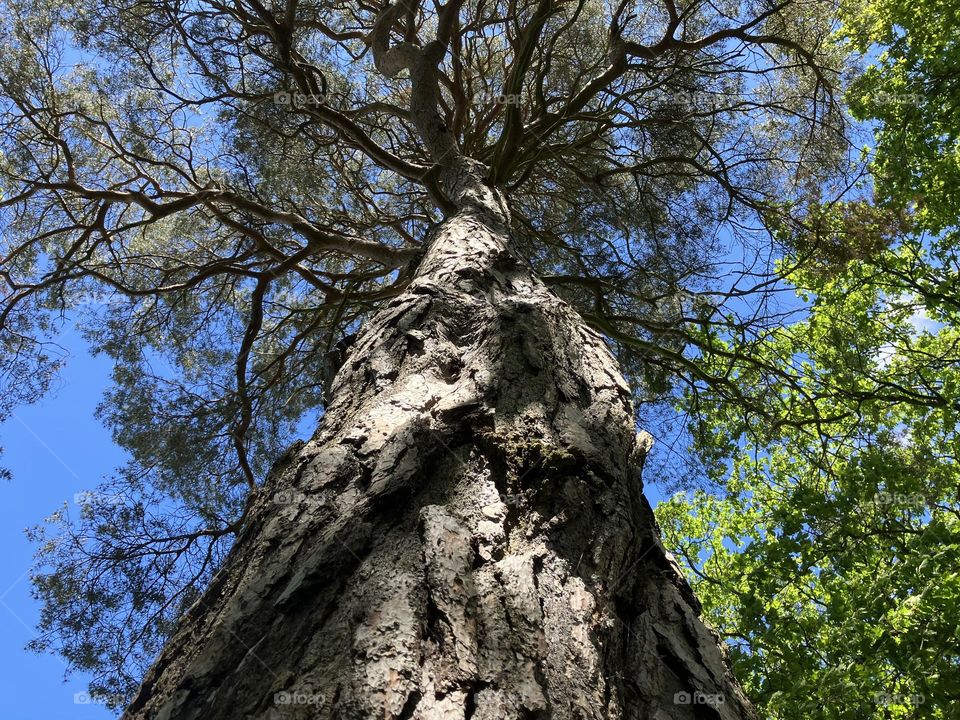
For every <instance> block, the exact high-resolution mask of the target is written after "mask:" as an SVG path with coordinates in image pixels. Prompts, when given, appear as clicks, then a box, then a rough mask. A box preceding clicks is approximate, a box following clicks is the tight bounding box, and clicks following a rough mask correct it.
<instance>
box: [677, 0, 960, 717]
mask: <svg viewBox="0 0 960 720" xmlns="http://www.w3.org/2000/svg"><path fill="white" fill-rule="evenodd" d="M841 16H842V19H843V28H842V35H843V36H844V37H845V38H846V40H847V42H848V43H849V44H850V45H851V46H852V47H853V48H854V49H855V50H857V51H859V52H861V53H866V54H868V57H869V58H870V59H869V60H868V63H869V64H868V67H867V68H866V69H865V70H864V71H863V72H862V73H861V74H859V75H858V76H857V77H856V79H855V80H854V81H853V82H852V83H851V86H850V88H849V91H848V98H849V102H850V106H851V109H852V110H853V111H854V113H855V114H856V115H857V116H858V117H859V118H861V119H863V120H868V121H871V122H872V123H874V131H873V134H874V143H873V147H868V148H867V150H868V154H867V158H868V160H869V164H870V169H871V171H872V172H871V180H872V182H871V185H872V189H873V191H874V197H873V198H872V201H869V202H867V201H857V202H844V203H839V204H833V203H825V204H822V205H817V206H814V208H813V210H812V211H811V212H810V215H809V218H810V222H808V223H807V224H806V227H805V228H803V229H802V230H801V231H800V232H799V233H797V232H795V231H794V230H792V229H791V230H788V231H787V235H788V237H786V238H785V240H786V243H785V244H786V245H787V246H788V247H792V248H793V252H792V256H793V258H794V259H793V261H792V262H788V263H787V266H789V267H792V268H795V269H794V270H793V271H792V272H791V273H790V275H789V276H788V279H789V280H790V282H791V283H792V284H793V285H794V287H795V288H796V290H797V293H798V295H800V296H801V297H802V300H803V301H804V304H805V307H806V309H807V312H806V315H805V317H803V318H802V319H800V320H799V321H797V322H794V323H791V324H790V325H788V326H786V327H784V328H781V329H779V330H778V331H777V332H775V333H771V334H770V336H769V337H768V338H767V339H766V342H764V343H762V344H761V345H759V346H756V347H755V348H754V355H755V356H766V357H768V358H770V362H772V363H777V364H779V365H781V366H783V367H795V368H796V374H797V376H798V377H804V378H805V379H804V380H803V381H802V384H801V385H802V387H803V393H802V396H803V397H802V398H800V397H798V395H797V394H796V393H791V396H792V399H791V401H790V402H788V403H785V404H784V406H782V407H784V408H788V409H785V410H784V412H782V413H781V418H782V419H787V418H789V417H791V415H792V412H791V410H793V411H795V410H796V408H798V407H799V408H800V411H801V412H808V411H806V410H804V409H803V408H806V407H808V406H809V402H808V399H809V398H815V399H816V401H817V403H818V404H820V406H821V409H820V412H819V414H820V416H821V417H823V418H825V419H826V421H825V422H824V424H823V425H821V426H820V427H819V428H818V431H817V432H815V433H813V432H809V431H808V430H805V429H802V428H794V427H791V426H789V425H787V424H783V423H780V427H782V428H784V431H782V432H779V433H776V434H774V435H771V434H769V433H766V432H765V430H764V429H763V428H761V427H760V426H759V424H758V423H755V422H753V423H751V422H749V421H747V420H746V419H745V418H743V417H740V416H738V415H737V413H736V412H728V411H726V410H724V409H722V408H719V407H716V406H715V405H714V404H713V401H711V400H710V399H709V398H698V397H693V396H690V397H688V403H687V408H688V410H690V411H693V410H694V409H695V407H694V406H695V405H699V406H700V407H701V408H702V409H703V412H702V413H700V414H699V415H698V417H700V418H704V419H705V422H703V423H702V424H701V425H699V426H698V427H697V428H696V430H697V431H698V439H699V441H700V443H701V444H700V451H701V452H702V454H703V456H704V457H705V459H706V460H707V462H708V463H713V479H714V485H713V487H712V488H704V489H701V490H699V491H695V492H687V493H678V494H677V495H676V496H675V497H674V498H673V499H672V500H671V501H670V502H668V503H666V504H663V505H661V506H660V507H659V508H658V518H659V520H660V522H661V523H662V524H663V528H664V536H665V543H666V545H667V546H668V547H670V548H671V549H673V550H674V551H675V552H677V554H678V556H679V557H680V562H681V565H683V566H684V567H685V569H686V570H687V571H688V572H690V573H692V577H693V578H694V582H693V586H694V589H695V592H696V593H697V595H698V597H700V598H701V600H702V601H703V603H704V607H705V613H706V616H707V617H708V618H709V619H710V621H711V622H712V623H713V624H714V625H715V626H716V627H717V628H718V630H719V631H720V632H721V635H723V636H724V637H726V638H727V639H728V640H729V641H731V642H732V643H733V644H734V647H733V653H732V657H733V665H734V668H735V672H737V674H738V677H740V678H741V679H743V681H744V683H745V686H746V689H747V691H748V694H749V695H750V696H751V698H752V699H754V700H755V702H756V703H757V705H758V708H759V709H760V710H761V712H763V713H764V714H765V715H767V716H769V717H774V718H871V719H872V718H878V719H879V718H890V717H898V718H899V717H904V718H907V717H909V718H952V717H956V712H957V707H956V700H955V699H956V697H957V696H958V693H960V661H958V658H957V654H956V647H957V644H958V636H957V627H958V625H960V621H958V618H957V616H956V607H957V603H958V597H960V575H958V574H957V570H956V568H957V563H958V558H960V525H958V522H957V520H958V518H960V502H958V500H960V498H958V495H957V487H958V486H960V478H958V477H957V472H956V467H955V465H956V457H957V411H958V409H960V401H958V398H957V393H956V388H957V377H956V368H957V363H958V360H957V351H956V348H957V342H958V337H957V325H958V317H957V310H958V308H960V295H958V292H957V287H958V277H957V273H958V267H960V265H958V257H957V218H958V217H960V203H958V197H960V196H958V194H957V193H956V187H957V177H958V175H957V167H958V166H957V158H958V155H957V152H956V151H957V142H958V137H960V133H958V129H957V123H956V113H955V112H954V109H955V108H954V106H955V99H954V98H955V96H956V92H955V89H954V88H952V87H951V83H953V84H955V78H957V77H960V74H958V72H960V67H958V55H957V47H956V43H957V41H956V28H957V11H956V8H955V7H953V6H952V5H950V4H948V3H938V2H929V3H927V2H921V3H919V4H918V3H905V2H900V1H899V0H871V1H870V2H865V3H854V4H851V5H849V6H847V7H845V8H844V9H843V12H842V15H841ZM801 258H809V259H813V260H814V261H813V262H810V260H808V259H804V260H802V261H801ZM723 361H724V359H723V358H722V357H718V358H717V359H716V360H715V362H723ZM736 372H737V374H738V377H740V378H741V380H742V382H743V383H744V385H755V384H757V383H762V382H763V378H762V376H761V375H760V374H758V373H757V372H756V370H755V369H754V368H750V367H747V366H745V365H744V366H741V367H740V368H738V370H737V371H736ZM798 400H800V402H798ZM701 403H702V404H701ZM721 458H723V459H732V462H730V463H729V464H721V463H718V462H717V461H718V460H719V459H721Z"/></svg>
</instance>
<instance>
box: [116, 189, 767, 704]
mask: <svg viewBox="0 0 960 720" xmlns="http://www.w3.org/2000/svg"><path fill="white" fill-rule="evenodd" d="M487 199H489V198H487ZM461 208H462V209H461V210H460V212H458V213H457V214H456V215H454V216H453V217H451V218H449V219H448V220H446V221H445V222H444V223H442V224H441V225H440V226H438V227H437V228H436V229H435V230H434V232H433V233H432V237H431V238H430V240H429V245H428V249H427V252H426V254H425V256H424V258H423V259H422V261H421V263H420V266H419V269H418V271H417V274H416V277H415V279H414V281H413V282H412V283H411V285H410V286H409V288H408V289H407V290H406V292H405V293H404V294H403V295H401V296H400V297H397V298H395V299H394V300H392V301H390V302H389V303H388V304H387V305H386V306H385V307H384V308H383V309H382V310H381V311H379V312H378V313H377V314H376V315H375V316H374V317H373V318H372V319H371V320H370V322H369V323H368V324H367V326H366V327H365V328H364V329H363V330H362V331H361V333H360V334H359V336H358V338H357V340H356V342H355V344H354V345H353V346H352V348H351V350H350V352H349V353H348V356H347V359H346V362H345V364H344V366H343V367H342V368H341V369H340V371H339V373H338V374H337V376H336V379H335V381H334V386H333V388H332V398H333V400H332V403H331V405H330V406H329V407H328V409H327V412H326V415H325V416H324V419H323V421H322V423H321V425H320V427H319V429H318V430H317V432H316V434H315V435H314V437H313V438H312V439H311V440H310V441H309V442H307V443H306V444H299V445H297V446H295V447H294V448H292V449H291V451H289V452H288V453H287V455H286V456H285V457H284V458H283V459H281V461H280V462H278V464H277V465H276V466H275V468H274V471H273V472H272V473H271V475H270V477H269V478H268V479H267V481H266V483H265V485H264V487H263V488H262V489H261V490H260V491H258V493H257V494H256V496H255V498H254V499H253V503H254V504H253V506H252V507H251V510H250V512H249V515H248V520H247V522H246V523H245V526H244V528H243V530H242V531H241V533H240V534H239V536H238V538H237V541H236V544H235V547H234V549H233V550H232V552H231V554H230V557H229V558H228V561H227V563H226V564H225V566H224V567H223V569H222V570H221V571H220V572H219V573H218V574H217V576H216V577H215V579H214V581H213V582H212V584H211V586H210V587H209V588H208V589H207V591H206V592H205V594H204V596H203V598H202V599H201V600H200V601H199V602H198V603H197V604H196V605H195V606H194V607H193V608H191V610H190V611H189V612H188V613H187V614H186V615H185V617H184V618H183V619H182V621H181V623H180V625H179V628H178V630H177V631H176V633H175V634H174V635H173V636H172V637H171V639H170V641H169V643H168V645H167V647H166V648H165V650H164V651H163V653H162V654H161V656H160V657H159V659H158V660H157V662H156V664H155V665H154V667H153V668H152V669H151V670H150V671H149V673H148V674H147V676H146V678H145V679H144V682H143V684H142V686H141V688H140V691H139V693H138V696H137V697H136V699H135V700H134V702H133V703H132V704H131V705H130V707H129V708H128V709H127V711H126V713H125V715H124V717H125V718H127V719H128V720H142V719H147V718H149V719H150V720H191V719H194V718H197V719H199V718H203V720H219V719H220V718H223V719H224V720H237V719H239V718H256V719H257V720H275V719H276V720H279V719H280V718H364V719H366V718H378V719H380V718H383V719H390V720H393V719H396V720H401V719H412V718H422V719H424V720H441V719H443V720H446V719H448V718H450V719H453V718H456V719H457V720H468V719H471V718H473V719H474V720H486V719H488V718H489V719H490V720H496V719H502V718H557V719H558V720H559V719H566V718H597V719H599V718H603V719H612V718H631V719H633V718H636V719H637V720H641V719H644V720H645V719H648V718H649V719H656V720H668V719H672V718H677V719H680V718H723V719H724V720H726V719H731V720H732V719H741V718H753V717H755V716H754V713H753V710H752V709H751V708H750V705H749V703H748V702H747V700H746V699H745V698H744V696H743V693H742V691H741V690H740V688H739V686H738V685H737V683H736V681H735V680H734V678H733V677H732V675H731V674H730V671H729V666H728V663H727V661H726V659H725V657H724V653H723V650H722V645H721V643H720V642H719V640H718V638H717V637H715V635H714V634H712V633H711V632H710V631H709V630H708V629H707V628H706V627H705V626H704V625H703V623H702V622H701V621H700V619H699V617H698V615H699V607H698V604H697V601H696V599H695V598H694V597H693V594H692V593H691V591H690V589H689V587H688V586H687V584H686V583H685V581H684V580H683V578H682V576H681V574H680V572H679V569H678V567H677V565H676V563H674V562H673V560H672V559H671V558H670V556H669V555H668V554H667V553H666V552H665V551H664V549H663V547H662V545H661V543H660V540H659V536H658V532H657V529H656V526H655V524H654V519H653V515H652V512H651V509H650V506H649V505H648V503H647V502H646V500H645V499H644V497H643V495H642V483H641V479H640V473H641V468H642V464H643V459H644V456H645V454H646V451H647V449H648V448H649V444H650V440H649V436H648V435H646V434H645V433H641V434H639V435H638V434H636V433H635V430H634V415H633V411H632V407H631V395H630V391H629V388H628V386H627V384H626V383H625V382H624V380H623V378H622V376H621V374H620V372H619V370H618V368H617V366H616V363H615V361H614V359H613V358H612V357H611V355H610V353H609V351H608V349H607V347H606V346H605V343H604V341H603V339H602V338H601V337H600V336H599V335H597V334H596V333H595V332H593V331H592V330H590V329H589V328H587V327H586V326H585V324H584V323H583V322H582V320H581V319H580V317H579V316H578V315H577V313H576V312H575V311H574V310H572V309H571V308H570V307H568V306H567V305H566V304H565V303H564V302H562V301H561V300H560V299H559V298H558V297H557V296H556V295H554V294H553V293H552V292H551V291H550V290H549V289H547V288H546V287H545V285H544V284H543V283H542V282H540V281H539V280H538V279H537V278H536V277H535V276H534V275H533V274H532V273H531V272H530V270H529V269H528V267H527V266H526V264H525V263H524V262H522V261H521V260H520V259H519V258H518V257H517V256H516V255H515V253H514V252H513V250H512V249H511V246H510V241H509V235H508V233H507V231H506V229H505V223H504V222H503V216H502V215H498V213H497V212H496V209H495V208H494V209H491V208H490V206H489V204H487V203H486V202H485V201H483V202H477V203H472V204H471V203H461Z"/></svg>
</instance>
